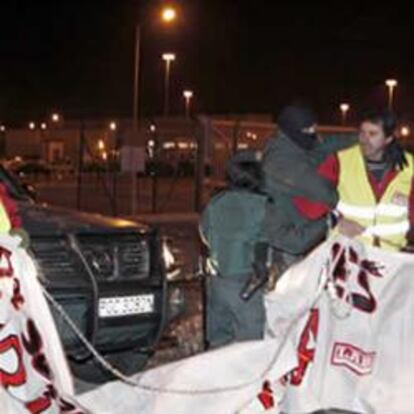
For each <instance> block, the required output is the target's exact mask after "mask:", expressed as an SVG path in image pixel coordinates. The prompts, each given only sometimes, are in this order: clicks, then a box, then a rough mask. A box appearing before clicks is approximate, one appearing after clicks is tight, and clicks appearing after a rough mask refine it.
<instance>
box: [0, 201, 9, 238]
mask: <svg viewBox="0 0 414 414" xmlns="http://www.w3.org/2000/svg"><path fill="white" fill-rule="evenodd" d="M10 229H11V223H10V219H9V215H8V214H7V211H6V209H5V208H4V206H3V203H2V202H1V201H0V233H8V232H9V231H10Z"/></svg>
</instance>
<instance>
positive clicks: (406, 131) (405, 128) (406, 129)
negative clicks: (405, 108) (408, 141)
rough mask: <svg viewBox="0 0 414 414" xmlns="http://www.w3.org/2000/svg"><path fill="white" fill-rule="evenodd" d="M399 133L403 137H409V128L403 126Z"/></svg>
mask: <svg viewBox="0 0 414 414" xmlns="http://www.w3.org/2000/svg"><path fill="white" fill-rule="evenodd" d="M400 132H401V135H402V136H403V137H408V135H410V128H408V126H403V127H401V131H400Z"/></svg>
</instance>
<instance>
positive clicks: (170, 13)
mask: <svg viewBox="0 0 414 414" xmlns="http://www.w3.org/2000/svg"><path fill="white" fill-rule="evenodd" d="M160 15H161V20H162V21H163V22H164V23H166V24H170V23H172V22H173V21H174V20H175V19H176V18H177V12H176V10H175V9H174V8H173V7H171V6H168V7H164V8H163V9H162V10H161V14H160ZM140 61H141V24H139V23H138V24H137V25H136V27H135V65H134V67H135V69H134V103H133V113H132V118H133V131H134V134H136V133H137V132H138V105H139V72H140Z"/></svg>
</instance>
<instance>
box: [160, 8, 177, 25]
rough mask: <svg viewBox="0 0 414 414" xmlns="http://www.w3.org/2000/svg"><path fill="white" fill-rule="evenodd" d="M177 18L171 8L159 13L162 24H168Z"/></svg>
mask: <svg viewBox="0 0 414 414" xmlns="http://www.w3.org/2000/svg"><path fill="white" fill-rule="evenodd" d="M176 17H177V12H176V11H175V9H173V8H172V7H166V8H165V9H163V11H162V13H161V18H162V20H163V21H164V22H166V23H170V22H172V21H173V20H175V18H176Z"/></svg>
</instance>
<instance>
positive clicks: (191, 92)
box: [183, 89, 194, 99]
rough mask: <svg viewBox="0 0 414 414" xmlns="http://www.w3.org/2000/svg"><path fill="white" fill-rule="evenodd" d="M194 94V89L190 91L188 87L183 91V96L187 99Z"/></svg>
mask: <svg viewBox="0 0 414 414" xmlns="http://www.w3.org/2000/svg"><path fill="white" fill-rule="evenodd" d="M193 95H194V93H193V91H190V90H188V89H187V90H185V91H183V96H184V98H185V99H191V98H192V97H193Z"/></svg>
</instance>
